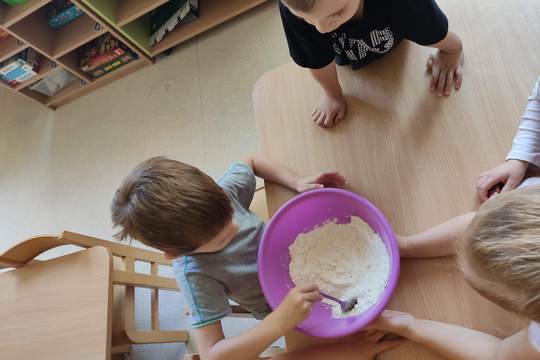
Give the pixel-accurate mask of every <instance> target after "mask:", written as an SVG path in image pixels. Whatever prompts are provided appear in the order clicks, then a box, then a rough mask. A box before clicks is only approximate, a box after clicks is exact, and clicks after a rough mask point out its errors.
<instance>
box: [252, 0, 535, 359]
mask: <svg viewBox="0 0 540 360" xmlns="http://www.w3.org/2000/svg"><path fill="white" fill-rule="evenodd" d="M438 2H439V4H440V5H441V7H442V8H443V10H445V12H446V13H447V15H448V16H449V19H450V23H451V27H452V29H454V30H455V31H456V32H457V33H458V34H460V36H461V37H462V39H463V41H464V44H465V56H466V65H465V75H464V83H463V88H462V89H461V91H459V92H458V93H456V94H454V95H452V96H451V97H450V98H449V99H439V98H437V97H435V96H434V95H432V94H430V93H429V89H428V84H429V78H428V76H427V75H424V71H425V67H424V66H425V61H426V59H427V56H428V54H429V53H430V52H431V49H428V48H423V47H420V46H417V45H415V44H412V43H409V42H404V43H402V44H401V45H400V46H399V47H398V48H397V49H396V50H394V51H393V53H392V54H390V55H389V56H387V57H385V58H383V59H381V60H379V61H377V62H375V63H373V64H371V65H369V66H367V67H365V68H363V69H360V70H358V71H356V72H353V71H351V70H350V69H348V68H342V69H340V73H339V75H340V78H341V83H342V85H343V89H344V92H345V94H346V95H347V97H348V99H349V113H348V116H347V118H346V119H345V120H344V121H343V122H342V123H340V124H339V125H338V126H337V127H335V128H334V129H330V130H323V129H320V128H318V127H317V126H315V125H314V124H313V123H312V122H311V120H310V114H311V111H312V110H313V108H314V107H315V105H316V104H317V103H318V101H319V98H320V95H321V90H320V89H319V87H318V86H317V84H316V83H315V82H314V80H312V79H311V78H310V76H309V73H308V72H307V71H305V70H303V69H300V68H299V67H297V66H296V65H294V64H287V65H284V66H282V67H279V68H277V69H275V70H273V71H270V72H269V73H267V74H265V75H264V76H263V77H262V78H261V79H260V80H259V81H258V83H257V84H256V86H255V90H254V94H253V100H254V107H255V118H256V121H257V130H258V136H259V141H260V149H261V151H262V152H263V153H264V154H266V155H268V156H270V157H272V158H274V159H276V160H278V161H280V162H282V163H284V164H285V165H287V166H289V167H291V168H292V169H295V170H296V171H297V172H299V173H301V174H311V173H315V172H317V171H320V170H327V169H337V170H340V171H341V172H342V173H343V174H344V175H345V176H346V178H347V180H348V188H349V189H350V190H352V191H355V192H357V193H359V194H361V195H363V196H365V197H366V198H368V199H369V200H370V201H372V202H373V203H374V204H375V205H376V206H377V207H379V208H380V209H381V210H382V211H383V212H384V214H385V215H386V216H387V218H388V219H389V220H390V222H391V223H392V224H393V226H394V229H395V231H396V232H398V233H401V234H411V233H414V232H418V231H420V230H423V229H426V228H427V227H429V226H432V225H435V224H437V223H439V222H441V221H443V220H445V219H448V218H450V217H452V216H454V215H457V214H460V213H463V212H465V211H469V210H471V209H473V208H474V207H475V206H476V205H477V204H476V200H475V199H476V198H475V182H476V178H477V176H478V174H479V173H480V172H481V171H483V170H486V169H489V168H491V167H493V166H495V165H497V164H499V163H500V162H501V161H502V160H503V159H504V156H505V154H506V152H507V151H508V150H509V148H510V146H511V141H512V138H513V136H514V134H515V131H516V127H517V124H518V122H519V119H520V116H521V114H522V112H523V109H524V106H525V104H526V101H527V97H528V95H529V94H530V91H531V89H532V87H533V85H534V83H535V81H536V78H537V76H538V75H539V74H540V56H539V52H538V51H537V49H535V46H536V44H539V43H540V22H539V21H538V14H540V2H538V1H537V0H514V1H506V0H490V1H487V0H440V1H438ZM293 195H294V194H293V193H291V192H290V191H287V190H285V189H283V188H281V187H279V186H276V185H273V184H268V185H267V197H268V206H269V211H270V213H271V214H272V213H274V212H275V211H276V210H277V209H278V208H279V207H280V206H281V205H282V204H283V203H284V202H285V201H286V200H288V199H290V198H291V197H292V196H293ZM389 308H392V309H399V310H403V311H408V312H411V313H413V314H415V315H416V316H419V317H423V318H429V319H434V320H440V321H445V322H450V323H454V324H460V325H464V326H469V327H473V328H476V329H479V330H482V331H486V332H489V333H491V334H494V335H497V336H505V335H508V334H510V333H512V332H513V331H515V330H517V329H518V328H519V327H520V326H523V323H520V321H519V320H517V318H516V317H515V316H512V315H510V314H508V313H506V312H505V311H502V310H501V309H499V308H498V307H496V306H495V305H493V304H492V303H490V302H488V301H487V300H485V299H483V298H482V297H480V296H479V295H477V294H476V293H475V292H474V291H473V290H472V289H471V288H470V287H469V286H468V285H467V283H466V282H465V281H464V279H463V278H462V276H461V275H460V274H459V272H458V271H457V269H456V267H455V266H454V260H453V258H446V259H429V260H403V262H402V275H401V279H400V283H399V287H398V289H397V291H396V293H395V296H394V297H393V299H392V301H391V303H390V305H389ZM313 342H317V340H314V339H302V340H301V341H297V342H294V343H293V344H291V347H292V348H293V349H294V348H299V347H303V346H307V345H308V344H310V343H313ZM381 358H384V359H400V360H407V359H411V360H412V359H414V360H423V359H439V358H440V357H438V356H436V355H434V354H433V353H431V352H430V351H428V350H426V349H424V348H422V347H420V346H417V345H413V344H409V345H406V346H404V347H402V348H400V349H396V350H394V351H392V352H389V353H387V354H385V355H383V356H381Z"/></svg>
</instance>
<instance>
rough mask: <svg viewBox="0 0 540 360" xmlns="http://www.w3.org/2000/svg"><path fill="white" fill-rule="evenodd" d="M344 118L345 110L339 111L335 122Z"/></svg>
mask: <svg viewBox="0 0 540 360" xmlns="http://www.w3.org/2000/svg"><path fill="white" fill-rule="evenodd" d="M344 117H345V110H339V112H338V113H337V116H336V120H337V121H339V120H343V118H344Z"/></svg>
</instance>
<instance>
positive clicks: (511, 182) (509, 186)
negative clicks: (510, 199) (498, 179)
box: [501, 176, 521, 193]
mask: <svg viewBox="0 0 540 360" xmlns="http://www.w3.org/2000/svg"><path fill="white" fill-rule="evenodd" d="M520 180H521V179H518V178H516V177H515V176H510V177H509V178H508V179H507V180H506V184H504V186H503V188H502V190H501V193H504V192H507V191H510V190H514V189H515V188H516V186H518V184H519V182H520Z"/></svg>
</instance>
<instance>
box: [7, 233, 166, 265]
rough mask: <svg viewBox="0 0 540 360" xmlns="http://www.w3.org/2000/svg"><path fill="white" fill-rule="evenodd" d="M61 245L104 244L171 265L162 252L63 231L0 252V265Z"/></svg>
mask: <svg viewBox="0 0 540 360" xmlns="http://www.w3.org/2000/svg"><path fill="white" fill-rule="evenodd" d="M63 245H77V246H80V247H83V248H91V247H94V246H104V247H106V248H108V249H109V250H110V251H111V253H112V254H113V255H114V256H119V257H122V258H131V259H133V260H134V261H136V260H140V261H145V262H149V263H151V264H152V263H156V264H159V265H167V266H171V261H170V260H167V259H165V257H164V256H163V254H161V253H158V252H154V251H149V250H144V249H139V248H136V247H133V246H129V245H124V244H118V243H116V242H113V241H107V240H102V239H98V238H95V237H91V236H86V235H81V234H76V233H73V232H69V231H64V232H62V233H61V234H60V235H59V236H36V237H32V238H30V239H27V240H24V241H22V242H20V243H19V244H17V245H15V246H13V247H11V248H10V249H8V250H7V251H5V252H4V253H3V254H0V267H5V268H6V267H8V268H18V267H21V266H23V265H24V264H27V263H29V262H30V261H32V260H33V259H34V258H35V257H37V256H38V255H40V254H42V253H44V252H45V251H47V250H50V249H53V248H55V247H58V246H63Z"/></svg>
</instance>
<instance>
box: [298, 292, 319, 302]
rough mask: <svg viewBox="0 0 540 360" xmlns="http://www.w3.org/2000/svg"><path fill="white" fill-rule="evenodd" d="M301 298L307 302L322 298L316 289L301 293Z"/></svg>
mask: <svg viewBox="0 0 540 360" xmlns="http://www.w3.org/2000/svg"><path fill="white" fill-rule="evenodd" d="M302 298H303V299H304V300H306V301H309V302H316V301H321V300H322V299H323V297H322V295H321V293H320V292H318V291H312V292H308V293H303V294H302Z"/></svg>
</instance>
